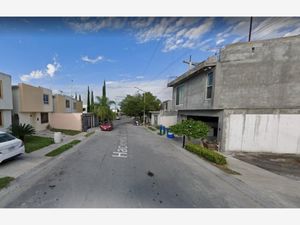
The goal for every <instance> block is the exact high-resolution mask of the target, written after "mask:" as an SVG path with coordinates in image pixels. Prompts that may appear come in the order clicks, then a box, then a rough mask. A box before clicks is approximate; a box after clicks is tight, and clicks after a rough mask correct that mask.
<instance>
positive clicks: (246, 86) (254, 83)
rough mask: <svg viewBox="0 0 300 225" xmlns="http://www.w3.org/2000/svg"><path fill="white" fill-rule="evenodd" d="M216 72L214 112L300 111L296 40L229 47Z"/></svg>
mask: <svg viewBox="0 0 300 225" xmlns="http://www.w3.org/2000/svg"><path fill="white" fill-rule="evenodd" d="M216 70H217V71H216V73H217V76H216V77H215V78H216V79H215V98H214V108H223V109H238V108H240V109H251V108H252V109H255V108H271V109H276V108H299V107H300V98H299V96H300V36H295V37H287V38H280V39H273V40H266V41H257V42H250V43H238V44H233V45H229V46H227V47H226V48H225V49H224V50H222V52H221V55H220V62H218V64H217V69H216Z"/></svg>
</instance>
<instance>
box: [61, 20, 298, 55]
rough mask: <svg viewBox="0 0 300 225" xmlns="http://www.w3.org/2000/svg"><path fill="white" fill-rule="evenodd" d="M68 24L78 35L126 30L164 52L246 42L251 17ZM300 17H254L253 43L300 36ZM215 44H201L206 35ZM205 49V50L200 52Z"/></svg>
mask: <svg viewBox="0 0 300 225" xmlns="http://www.w3.org/2000/svg"><path fill="white" fill-rule="evenodd" d="M67 24H69V26H70V27H71V28H72V29H73V30H75V31H78V32H97V31H100V30H102V29H120V28H122V29H125V30H126V31H128V33H129V34H131V35H134V37H135V38H136V40H137V42H138V43H146V42H149V41H161V42H162V44H163V47H162V51H163V52H169V51H174V50H177V49H182V48H187V49H200V50H203V46H205V47H206V48H208V49H211V48H216V47H217V45H226V44H229V43H232V42H237V41H241V40H244V41H246V40H247V37H248V33H249V25H250V17H225V18H204V17H168V18H160V17H154V18H153V17H146V18H145V17H144V18H82V19H68V20H67ZM299 24H300V18H299V17H278V18H273V17H272V18H271V17H253V29H252V40H262V39H269V38H276V37H283V36H291V35H297V34H300V29H299ZM208 33H209V34H210V35H209V36H210V37H209V38H212V39H213V40H212V41H210V42H209V43H206V44H205V45H204V44H201V43H203V42H204V41H205V40H206V36H208V35H207V34H208ZM201 47H202V48H201Z"/></svg>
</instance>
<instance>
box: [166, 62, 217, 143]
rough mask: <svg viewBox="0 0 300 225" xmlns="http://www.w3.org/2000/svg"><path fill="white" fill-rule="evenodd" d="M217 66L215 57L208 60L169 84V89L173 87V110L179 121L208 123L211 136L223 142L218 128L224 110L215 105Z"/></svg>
mask: <svg viewBox="0 0 300 225" xmlns="http://www.w3.org/2000/svg"><path fill="white" fill-rule="evenodd" d="M216 65H217V59H216V58H215V57H211V58H208V59H207V60H205V61H203V62H201V63H198V64H197V65H196V66H195V67H194V68H192V69H190V70H189V71H187V72H186V73H184V74H182V75H181V76H179V77H177V78H176V79H175V80H173V81H171V82H170V83H168V87H173V95H172V96H173V97H172V108H173V110H175V111H177V113H178V120H179V121H181V120H184V119H194V120H201V121H203V122H206V123H207V124H208V125H209V126H210V127H211V130H210V132H209V136H210V137H215V138H218V140H221V139H220V138H221V136H220V134H219V129H218V128H219V123H222V118H221V117H222V113H221V111H222V110H220V109H217V108H215V107H214V105H213V103H214V91H213V89H214V79H215V73H216Z"/></svg>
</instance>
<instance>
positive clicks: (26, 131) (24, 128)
mask: <svg viewBox="0 0 300 225" xmlns="http://www.w3.org/2000/svg"><path fill="white" fill-rule="evenodd" d="M8 130H9V132H10V133H11V134H12V135H14V136H15V137H17V138H20V139H21V140H22V141H25V136H26V135H33V134H35V129H34V127H33V126H31V125H30V124H25V123H24V124H12V125H11V126H10V127H9V128H8Z"/></svg>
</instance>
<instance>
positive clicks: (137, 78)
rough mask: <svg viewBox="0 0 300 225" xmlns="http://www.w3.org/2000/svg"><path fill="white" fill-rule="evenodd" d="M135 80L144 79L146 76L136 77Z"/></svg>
mask: <svg viewBox="0 0 300 225" xmlns="http://www.w3.org/2000/svg"><path fill="white" fill-rule="evenodd" d="M135 78H136V79H143V78H144V76H136V77H135Z"/></svg>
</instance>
